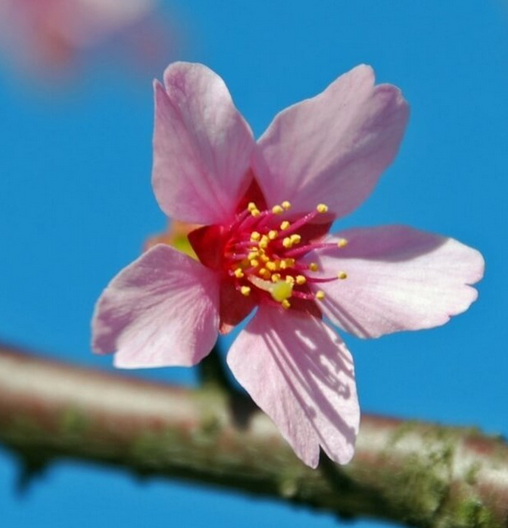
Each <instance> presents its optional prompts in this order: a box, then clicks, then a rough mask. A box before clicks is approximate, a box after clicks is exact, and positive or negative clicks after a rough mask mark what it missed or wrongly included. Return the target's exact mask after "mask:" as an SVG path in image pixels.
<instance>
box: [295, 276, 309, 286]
mask: <svg viewBox="0 0 508 528" xmlns="http://www.w3.org/2000/svg"><path fill="white" fill-rule="evenodd" d="M306 282H307V279H306V278H305V276H304V275H297V276H296V284H299V285H300V286H301V285H302V284H305V283H306Z"/></svg>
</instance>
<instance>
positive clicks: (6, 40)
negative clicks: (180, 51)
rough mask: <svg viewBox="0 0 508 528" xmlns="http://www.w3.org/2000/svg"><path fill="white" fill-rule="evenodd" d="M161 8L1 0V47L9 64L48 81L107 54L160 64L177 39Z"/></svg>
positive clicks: (153, 2) (120, 2)
mask: <svg viewBox="0 0 508 528" xmlns="http://www.w3.org/2000/svg"><path fill="white" fill-rule="evenodd" d="M158 7H159V6H158V5H157V0H0V46H1V47H2V51H3V53H4V55H5V57H4V59H5V60H6V61H8V62H10V63H12V65H13V66H15V67H16V66H17V67H19V68H21V69H22V70H23V71H24V72H25V73H27V74H29V75H35V76H37V77H39V78H41V77H42V78H44V79H46V80H47V79H49V80H51V79H53V80H54V78H55V76H56V77H57V78H61V77H62V75H67V74H69V73H70V72H71V71H73V70H75V68H76V67H78V65H79V63H81V62H82V61H83V60H85V59H86V58H89V57H90V56H93V55H99V54H104V53H106V54H107V53H111V54H112V57H114V59H115V60H120V61H126V60H128V63H129V67H134V68H141V67H144V68H146V67H147V66H149V67H150V66H151V67H154V66H155V64H158V65H159V66H161V65H162V64H163V62H162V57H163V56H164V60H167V51H168V49H169V48H170V47H174V45H175V38H174V37H175V35H174V32H173V31H171V30H170V29H169V27H168V25H167V24H164V23H163V21H161V20H160V11H159V9H158ZM166 22H168V21H166ZM154 69H155V68H154ZM154 73H155V71H153V72H152V75H153V74H154Z"/></svg>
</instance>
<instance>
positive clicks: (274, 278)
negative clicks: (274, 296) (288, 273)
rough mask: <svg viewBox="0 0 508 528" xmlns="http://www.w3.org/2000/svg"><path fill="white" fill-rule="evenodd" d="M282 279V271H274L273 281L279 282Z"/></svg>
mask: <svg viewBox="0 0 508 528" xmlns="http://www.w3.org/2000/svg"><path fill="white" fill-rule="evenodd" d="M278 281H280V273H274V274H273V275H272V282H278Z"/></svg>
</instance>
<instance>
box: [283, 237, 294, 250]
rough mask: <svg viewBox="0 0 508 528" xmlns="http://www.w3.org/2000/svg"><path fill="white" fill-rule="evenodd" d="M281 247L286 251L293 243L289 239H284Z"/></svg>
mask: <svg viewBox="0 0 508 528" xmlns="http://www.w3.org/2000/svg"><path fill="white" fill-rule="evenodd" d="M282 245H283V246H284V247H285V248H286V249H289V248H290V247H291V246H292V245H293V242H292V241H291V237H286V238H285V239H284V240H283V241H282Z"/></svg>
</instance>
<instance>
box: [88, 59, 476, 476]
mask: <svg viewBox="0 0 508 528" xmlns="http://www.w3.org/2000/svg"><path fill="white" fill-rule="evenodd" d="M155 103H156V111H155V132H154V164H153V180H152V181H153V188H154V192H155V195H156V197H157V200H158V203H159V205H160V207H161V208H162V210H163V211H164V212H165V213H166V214H167V215H168V216H169V217H171V218H174V219H177V220H178V221H181V222H186V223H192V224H198V225H199V226H201V227H199V228H197V229H195V230H193V231H192V232H191V233H190V234H189V236H188V238H189V241H190V244H191V245H192V248H193V250H194V253H195V255H197V259H193V258H191V257H189V256H188V255H187V254H184V253H182V252H179V251H177V250H176V249H174V248H172V247H170V246H169V245H166V244H158V245H155V246H154V247H152V248H150V249H149V250H148V251H147V252H146V253H145V254H143V255H142V256H141V257H140V258H139V259H137V260H136V261H135V262H133V263H132V264H131V265H130V266H128V267H127V268H125V269H124V270H123V271H121V272H120V273H119V274H118V275H117V276H116V277H115V278H114V279H113V280H112V282H111V283H110V284H109V286H108V287H107V288H106V290H105V291H104V293H103V294H102V296H101V298H100V299H99V301H98V303H97V306H96V311H95V315H94V320H93V347H94V350H95V351H96V352H98V353H108V352H112V351H115V352H116V355H115V365H116V366H118V367H124V368H138V367H160V366H171V365H195V364H196V363H198V362H199V361H200V360H201V359H203V358H204V357H205V356H206V355H207V354H208V353H209V352H210V350H211V349H212V347H213V345H214V343H215V341H216V339H217V337H218V334H219V333H227V332H229V331H230V330H231V329H232V328H233V327H234V326H235V325H237V324H238V323H240V322H241V321H242V320H244V319H245V318H246V317H247V316H248V315H249V314H250V313H251V312H253V311H255V313H254V316H253V317H252V319H251V320H250V322H248V324H247V326H246V328H245V329H244V330H243V331H242V332H241V333H240V334H239V335H238V337H237V338H236V340H235V341H234V343H233V345H232V347H231V350H230V351H229V353H228V357H227V362H228V365H229V367H230V368H231V370H232V372H233V374H234V376H235V377H236V379H237V380H238V382H239V383H240V384H241V385H242V386H243V387H244V388H245V389H246V390H247V392H248V393H249V394H250V395H251V397H252V398H253V399H254V401H255V402H256V403H257V405H259V407H261V409H263V410H264V411H265V412H266V413H267V414H268V415H269V416H270V417H271V418H272V419H273V421H274V422H275V423H276V425H277V426H278V427H279V429H280V431H281V433H282V435H283V436H284V437H285V438H286V440H287V441H288V442H289V443H290V445H291V446H292V447H293V449H294V451H295V452H296V454H297V455H298V456H299V457H300V458H301V459H302V460H303V461H304V462H305V463H306V464H308V465H309V466H312V467H315V466H317V464H318V461H319V450H320V446H321V448H322V449H323V450H324V451H325V453H326V454H327V455H328V456H329V457H330V458H331V459H332V460H334V461H336V462H338V463H342V464H344V463H347V462H348V461H349V460H350V459H351V457H352V456H353V453H354V443H355V437H356V434H357V432H358V426H359V417H360V413H359V406H358V399H357V392H356V385H355V377H354V368H353V360H352V358H351V354H350V353H349V351H348V350H347V348H346V346H345V345H344V342H343V341H342V339H341V338H340V337H339V336H338V335H337V333H336V332H335V330H334V329H333V327H332V326H331V325H334V326H338V327H339V328H341V329H343V330H346V331H348V332H350V333H352V334H354V335H356V336H360V337H365V338H369V337H377V336H380V335H383V334H388V333H391V332H396V331H400V330H416V329H421V328H429V327H433V326H437V325H442V324H444V323H445V322H447V321H448V320H449V318H450V316H452V315H455V314H458V313H461V312H463V311H464V310H466V309H467V308H468V307H469V305H470V304H471V303H472V302H473V301H474V300H475V299H476V296H477V292H476V290H475V289H473V288H472V287H471V286H470V285H471V284H474V283H475V282H477V281H478V280H480V278H481V277H482V274H483V259H482V257H481V255H480V254H479V253H478V252H477V251H475V250H474V249H471V248H469V247H467V246H465V245H463V244H461V243H459V242H457V241H456V240H453V239H450V238H445V237H441V236H438V235H434V234H430V233H425V232H422V231H417V230H415V229H412V228H410V227H405V226H399V225H392V226H386V227H376V228H369V229H367V228H362V229H349V230H346V231H342V232H339V233H337V234H329V229H330V227H331V225H332V222H333V221H334V220H336V219H337V218H340V217H343V216H344V215H346V214H348V213H350V212H351V211H353V210H354V209H355V208H356V207H357V206H358V205H360V204H361V203H362V202H363V201H364V200H365V199H366V198H367V197H368V195H369V194H370V193H371V191H372V190H373V188H374V186H375V185H376V183H377V181H378V179H379V177H380V175H381V173H382V172H383V170H384V169H385V168H386V167H387V166H388V165H389V164H390V163H391V162H392V161H393V159H394V157H395V155H396V153H397V150H398V148H399V144H400V142H401V139H402V136H403V132H404V129H405V126H406V122H407V119H408V113H409V111H408V106H407V103H406V102H405V100H404V99H403V97H402V96H401V93H400V91H399V90H398V89H397V88H396V87H394V86H391V85H387V84H382V85H378V86H375V85H374V74H373V71H372V69H371V68H369V67H367V66H358V67H356V68H354V69H353V70H351V71H350V72H348V73H346V74H345V75H342V76H341V77H339V78H338V79H337V80H335V81H334V82H333V83H332V84H331V85H330V86H329V87H328V88H327V89H326V90H325V91H324V92H323V93H321V94H319V95H318V96H316V97H314V98H312V99H308V100H305V101H303V102H301V103H299V104H296V105H293V106H291V107H289V108H287V109H286V110H284V111H283V112H281V113H280V114H278V115H277V116H276V117H275V119H274V121H273V122H272V124H271V125H270V126H269V127H268V130H267V131H266V132H265V133H264V134H263V135H262V136H261V138H260V139H259V140H258V141H257V142H255V140H254V139H253V135H252V132H251V130H250V128H249V126H248V124H247V123H246V121H245V120H244V119H243V117H242V116H241V115H240V113H239V112H238V110H237V109H236V108H235V106H234V104H233V101H232V99H231V96H230V94H229V92H228V90H227V88H226V86H225V84H224V82H223V81H222V79H221V78H220V77H218V76H217V75H216V74H215V73H214V72H212V71H211V70H209V69H208V68H207V67H205V66H203V65H200V64H187V63H175V64H173V65H171V66H170V67H168V69H167V70H166V72H165V74H164V86H163V85H162V84H160V83H159V82H155Z"/></svg>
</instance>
